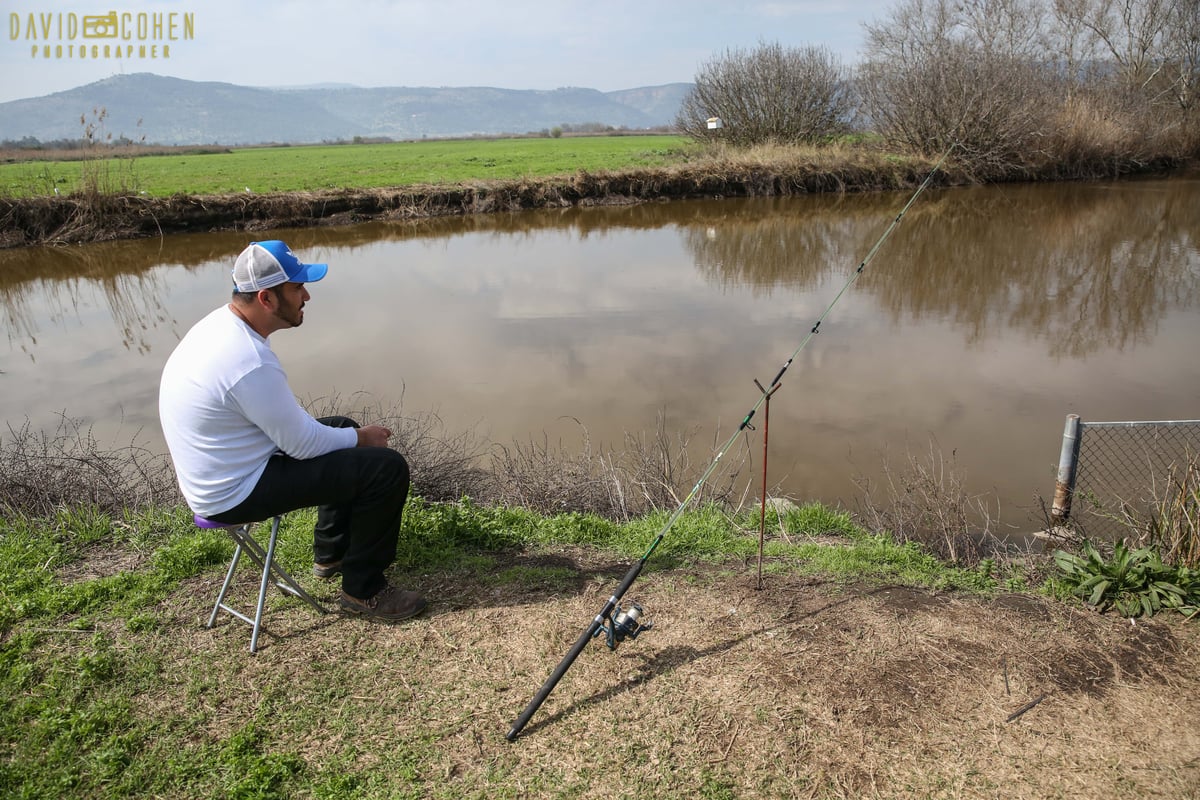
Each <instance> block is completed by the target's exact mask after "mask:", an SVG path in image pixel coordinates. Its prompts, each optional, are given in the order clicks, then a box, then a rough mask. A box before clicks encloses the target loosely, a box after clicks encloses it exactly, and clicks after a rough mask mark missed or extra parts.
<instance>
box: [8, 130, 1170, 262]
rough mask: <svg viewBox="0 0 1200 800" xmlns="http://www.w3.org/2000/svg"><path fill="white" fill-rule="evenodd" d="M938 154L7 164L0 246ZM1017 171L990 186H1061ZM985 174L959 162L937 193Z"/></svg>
mask: <svg viewBox="0 0 1200 800" xmlns="http://www.w3.org/2000/svg"><path fill="white" fill-rule="evenodd" d="M936 161H937V158H936V157H928V156H921V155H915V154H911V153H901V152H890V151H887V150H884V149H882V148H881V147H880V145H879V144H878V142H877V141H875V140H871V139H863V138H858V137H854V138H848V139H846V140H843V141H840V142H838V143H835V144H831V145H827V146H820V147H815V146H801V145H796V146H776V145H762V146H755V147H750V148H732V147H726V146H717V145H714V146H711V147H700V146H698V145H696V144H689V143H687V142H686V141H685V140H684V139H683V138H681V137H676V136H666V135H664V136H616V137H578V138H564V139H513V140H496V141H489V140H470V141H452V142H442V141H432V142H404V143H392V144H371V145H338V146H304V147H280V148H264V149H246V150H233V151H229V152H223V153H181V154H179V155H161V154H160V155H155V156H152V157H150V156H146V157H139V156H137V155H135V154H134V153H133V152H131V153H130V154H128V155H112V154H108V157H105V158H94V159H90V160H89V159H84V160H82V161H61V162H15V163H11V164H7V165H0V187H4V188H3V189H0V247H19V246H26V245H33V244H48V243H53V244H69V243H81V242H89V241H98V240H106V239H120V238H135V237H142V236H163V235H168V234H172V233H178V232H189V233H195V232H205V231H218V230H238V231H260V230H267V229H271V228H279V227H300V226H307V225H328V224H348V223H357V222H364V221H369V220H379V219H383V220H388V219H411V218H422V217H430V216H439V215H455V214H478V213H497V212H514V211H523V210H528V209H535V208H566V207H572V206H584V205H612V204H631V203H642V202H650V201H660V200H672V199H688V198H701V197H765V196H788V195H796V194H809V193H814V192H843V191H880V190H911V189H913V188H914V187H915V186H916V185H917V184H918V183H920V182H921V181H922V180H923V179H924V178H925V177H926V176H927V175H928V174H929V173H930V170H931V169H932V168H933V166H934V163H935V162H936ZM1180 165H1181V164H1180V163H1179V162H1178V161H1177V160H1173V159H1171V158H1166V157H1163V158H1160V159H1149V160H1138V161H1121V160H1113V159H1108V158H1103V157H1099V156H1097V158H1096V159H1094V161H1091V162H1085V163H1072V165H1071V169H1070V171H1069V175H1070V177H1071V178H1073V179H1080V178H1088V177H1116V176H1119V175H1123V174H1129V173H1132V172H1139V171H1142V172H1144V171H1147V170H1158V171H1161V170H1164V169H1172V168H1177V167H1179V166H1180ZM1062 167H1063V165H1061V164H1055V163H1041V162H1039V163H1038V164H1037V165H1032V164H1021V165H1014V166H1013V167H1012V169H1011V170H1010V172H1009V173H1006V174H991V173H989V174H988V176H987V180H989V181H1003V180H1018V181H1032V180H1058V179H1062V178H1063V177H1064V173H1063V170H1062ZM978 180H979V178H978V177H977V176H976V174H975V173H974V172H973V169H972V167H971V166H970V164H969V163H966V162H964V163H959V162H958V161H957V160H956V159H955V158H954V157H953V155H952V156H951V157H950V158H949V159H947V160H946V162H945V163H944V164H943V166H942V168H941V169H940V170H939V171H938V172H937V174H936V175H935V182H936V183H938V184H941V185H962V184H968V183H973V182H977V181H978Z"/></svg>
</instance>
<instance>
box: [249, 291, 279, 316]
mask: <svg viewBox="0 0 1200 800" xmlns="http://www.w3.org/2000/svg"><path fill="white" fill-rule="evenodd" d="M274 297H275V293H274V292H272V291H271V290H270V289H259V290H258V294H257V295H256V296H255V298H254V299H255V300H257V301H258V304H259V305H260V306H262V307H263V308H265V309H267V310H268V311H269V310H271V308H272V305H271V302H272V300H273V299H274Z"/></svg>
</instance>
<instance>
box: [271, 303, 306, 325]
mask: <svg viewBox="0 0 1200 800" xmlns="http://www.w3.org/2000/svg"><path fill="white" fill-rule="evenodd" d="M275 316H276V317H277V318H279V319H281V320H283V321H284V322H286V323H287V324H288V325H289V326H290V327H292V328H299V327H300V326H301V325H302V324H304V312H303V311H302V310H301V309H300V308H299V307H297V308H295V309H294V310H292V313H291V315H288V314H285V313H284V309H283V306H280V307H279V308H277V309H275Z"/></svg>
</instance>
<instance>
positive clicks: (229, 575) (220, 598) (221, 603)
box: [208, 525, 249, 628]
mask: <svg viewBox="0 0 1200 800" xmlns="http://www.w3.org/2000/svg"><path fill="white" fill-rule="evenodd" d="M247 528H249V526H248V525H243V526H242V529H243V530H245V529H247ZM230 533H232V531H230ZM233 540H234V542H236V543H237V547H235V548H234V549H233V560H232V561H230V562H229V569H228V570H227V571H226V572H225V583H224V584H222V586H221V593H220V594H218V595H217V602H216V605H214V606H213V610H212V614H211V615H210V616H209V618H208V627H210V628H211V627H212V626H213V625H215V624H216V622H217V613H218V612H220V610H221V609H222V608H224V609H225V610H226V611H228V612H229V613H230V614H233V615H234V616H241V615H240V614H238V613H237V612H236V611H234V610H233V609H232V608H229V607H228V606H226V605H225V595H226V594H228V593H229V585H230V584H231V583H233V571H234V570H236V569H237V565H238V561H239V560H240V559H241V557H242V542H241V540H240V539H239V538H238V537H237V536H234V537H233Z"/></svg>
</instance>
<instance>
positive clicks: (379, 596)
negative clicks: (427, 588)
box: [338, 585, 426, 621]
mask: <svg viewBox="0 0 1200 800" xmlns="http://www.w3.org/2000/svg"><path fill="white" fill-rule="evenodd" d="M338 602H339V604H340V605H341V607H342V609H343V610H344V611H348V612H350V613H351V614H362V615H364V616H367V617H375V618H376V619H386V620H392V621H395V620H401V619H408V618H409V617H415V616H416V615H417V614H420V613H421V612H422V611H424V610H425V606H426V603H425V598H424V597H421V595H419V594H417V593H416V592H406V591H404V590H403V589H397V588H396V587H395V586H391V585H388V586H384V587H383V588H382V589H380V590H379V591H378V592H376V593H375V596H374V597H370V598H368V599H366V600H359V599H358V598H357V597H351V596H350V595H348V594H346V593H345V592H342V593H341V596H340V597H339V598H338Z"/></svg>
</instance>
